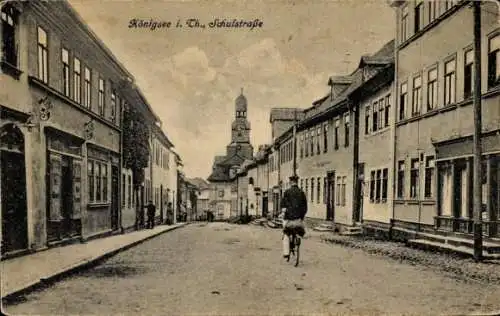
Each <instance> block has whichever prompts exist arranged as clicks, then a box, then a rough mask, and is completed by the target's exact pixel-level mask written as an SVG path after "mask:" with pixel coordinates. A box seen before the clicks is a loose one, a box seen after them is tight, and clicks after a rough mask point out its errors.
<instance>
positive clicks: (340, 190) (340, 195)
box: [300, 176, 347, 206]
mask: <svg viewBox="0 0 500 316" xmlns="http://www.w3.org/2000/svg"><path fill="white" fill-rule="evenodd" d="M336 180H337V182H336V190H335V204H336V205H338V206H345V205H346V194H347V193H346V186H347V177H345V176H344V177H337V179H336ZM321 183H323V185H322V184H321ZM309 186H310V187H309ZM322 186H323V191H321V187H322ZM300 188H301V189H302V190H303V191H304V193H305V195H306V197H307V198H308V202H309V203H311V204H312V203H317V204H320V203H323V204H326V203H327V200H328V182H327V178H326V177H325V178H321V177H317V178H306V179H301V180H300ZM315 188H316V190H315ZM321 192H323V199H321ZM315 201H316V202H315Z"/></svg>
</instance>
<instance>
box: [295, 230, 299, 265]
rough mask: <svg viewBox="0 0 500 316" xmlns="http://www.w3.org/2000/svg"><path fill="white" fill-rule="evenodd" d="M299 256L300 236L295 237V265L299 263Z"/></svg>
mask: <svg viewBox="0 0 500 316" xmlns="http://www.w3.org/2000/svg"><path fill="white" fill-rule="evenodd" d="M299 257H300V237H299V236H296V237H295V266H298V265H299Z"/></svg>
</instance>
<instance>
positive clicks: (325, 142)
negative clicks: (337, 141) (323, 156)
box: [323, 123, 328, 153]
mask: <svg viewBox="0 0 500 316" xmlns="http://www.w3.org/2000/svg"><path fill="white" fill-rule="evenodd" d="M323 152H324V153H326V152H328V123H324V124H323Z"/></svg>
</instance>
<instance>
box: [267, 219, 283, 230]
mask: <svg viewBox="0 0 500 316" xmlns="http://www.w3.org/2000/svg"><path fill="white" fill-rule="evenodd" d="M267 226H268V227H271V228H281V227H283V219H281V218H273V219H270V220H268V221H267Z"/></svg>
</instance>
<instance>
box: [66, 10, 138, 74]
mask: <svg viewBox="0 0 500 316" xmlns="http://www.w3.org/2000/svg"><path fill="white" fill-rule="evenodd" d="M60 3H61V4H63V7H65V8H66V9H67V12H68V13H70V14H71V15H73V16H74V18H75V21H76V22H77V23H78V24H79V26H80V27H82V29H83V30H84V31H86V32H87V33H88V34H89V35H90V37H91V38H92V39H93V40H94V42H95V43H96V44H97V45H98V46H99V47H100V48H101V49H102V50H103V52H104V53H105V54H106V55H108V57H109V58H111V60H112V61H113V62H114V63H115V64H116V65H117V66H118V67H119V68H120V70H121V71H123V72H124V73H125V74H126V75H127V76H128V77H129V78H131V79H133V76H132V74H131V73H130V72H129V71H128V70H127V69H126V68H125V66H124V65H123V64H122V63H121V62H120V61H119V60H118V58H116V56H115V55H114V54H113V53H112V52H111V50H110V49H109V48H108V47H107V46H106V45H105V44H104V42H103V41H102V40H101V39H100V38H99V37H98V36H97V35H96V34H95V33H94V31H92V29H91V28H90V27H89V26H88V24H87V23H86V22H85V21H84V20H83V18H82V17H81V15H80V14H79V13H78V12H77V11H76V10H75V8H73V6H72V5H71V4H70V3H69V1H67V0H65V1H61V2H60Z"/></svg>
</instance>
